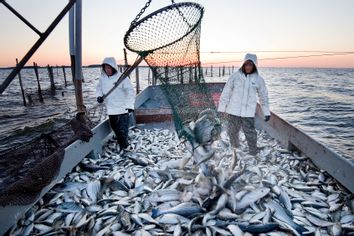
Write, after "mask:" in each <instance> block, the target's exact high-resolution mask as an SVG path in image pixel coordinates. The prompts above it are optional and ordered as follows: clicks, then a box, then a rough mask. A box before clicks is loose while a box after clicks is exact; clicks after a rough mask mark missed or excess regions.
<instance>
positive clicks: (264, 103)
mask: <svg viewBox="0 0 354 236" xmlns="http://www.w3.org/2000/svg"><path fill="white" fill-rule="evenodd" d="M248 60H250V61H252V62H253V64H254V65H255V66H256V67H257V56H256V55H255V54H246V56H245V58H244V60H243V64H244V63H245V62H246V61H248ZM241 68H242V67H241ZM241 68H240V69H239V70H238V71H237V72H235V73H233V74H232V75H231V76H230V78H229V79H228V81H227V83H226V84H225V87H224V89H223V91H222V93H221V96H220V102H219V106H218V111H219V112H226V113H228V114H231V115H234V116H241V117H254V116H255V114H256V107H257V94H258V97H259V102H260V104H261V107H262V111H263V114H264V115H265V116H269V115H270V111H269V101H268V91H267V87H266V84H265V82H264V79H263V78H262V77H261V76H260V75H259V74H258V70H256V72H254V73H252V74H248V75H245V74H244V73H243V72H242V69H241Z"/></svg>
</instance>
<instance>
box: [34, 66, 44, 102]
mask: <svg viewBox="0 0 354 236" xmlns="http://www.w3.org/2000/svg"><path fill="white" fill-rule="evenodd" d="M33 68H34V74H35V75H36V79H37V87H38V98H39V101H40V102H43V96H42V89H41V84H40V83H39V73H38V65H37V63H35V62H33Z"/></svg>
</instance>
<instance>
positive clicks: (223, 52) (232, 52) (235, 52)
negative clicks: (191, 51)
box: [200, 50, 354, 54]
mask: <svg viewBox="0 0 354 236" xmlns="http://www.w3.org/2000/svg"><path fill="white" fill-rule="evenodd" d="M250 52H254V53H354V51H321V50H319V51H311V50H303V51H297V50H275V51H264V50H260V51H252V50H251V51H204V52H200V53H205V54H206V53H209V54H229V53H230V54H242V53H250Z"/></svg>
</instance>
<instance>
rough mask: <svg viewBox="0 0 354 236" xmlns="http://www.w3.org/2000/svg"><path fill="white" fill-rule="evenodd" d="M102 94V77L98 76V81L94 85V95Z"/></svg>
mask: <svg viewBox="0 0 354 236" xmlns="http://www.w3.org/2000/svg"><path fill="white" fill-rule="evenodd" d="M102 96H103V91H102V78H101V77H100V78H99V79H98V83H97V85H96V97H102Z"/></svg>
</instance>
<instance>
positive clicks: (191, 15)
mask: <svg viewBox="0 0 354 236" xmlns="http://www.w3.org/2000/svg"><path fill="white" fill-rule="evenodd" d="M203 14H204V8H203V7H202V6H201V5H199V4H197V3H192V2H181V3H173V4H172V5H170V6H167V7H164V8H162V9H160V10H157V11H155V12H153V13H151V14H149V15H147V16H146V17H144V18H142V19H141V20H137V19H136V20H134V21H133V22H132V24H131V27H130V28H129V30H128V31H127V33H126V35H125V37H124V44H125V46H126V47H127V48H128V49H129V50H131V51H133V52H136V53H138V54H139V55H141V56H143V57H144V60H145V61H146V63H147V64H148V65H149V67H150V68H151V70H152V72H153V75H154V78H155V79H156V84H159V85H160V86H161V88H162V91H163V92H164V94H165V96H166V98H167V100H168V102H169V104H170V106H171V109H172V115H173V121H174V125H175V128H176V131H177V133H178V135H179V136H180V137H184V138H186V139H187V140H188V141H189V142H188V143H189V144H190V145H191V148H192V150H193V152H194V151H195V150H198V149H200V150H199V152H197V153H195V152H194V154H196V155H194V157H195V156H199V158H198V157H195V158H196V159H197V160H196V161H197V163H200V162H201V161H202V160H204V159H208V158H210V157H211V156H212V151H211V150H208V147H207V145H208V144H210V143H211V142H213V141H214V140H215V139H217V137H218V136H219V134H220V132H221V122H220V119H219V117H218V115H217V112H216V104H215V102H214V100H213V98H212V96H211V93H210V92H209V90H208V87H207V84H206V82H205V80H204V78H203V73H202V68H201V63H200V34H201V22H202V18H203ZM138 17H139V15H138ZM138 17H137V18H138ZM201 153H203V154H201ZM200 165H201V168H202V169H203V172H204V173H205V174H210V171H208V169H207V167H206V165H205V163H204V162H202V163H200Z"/></svg>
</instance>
